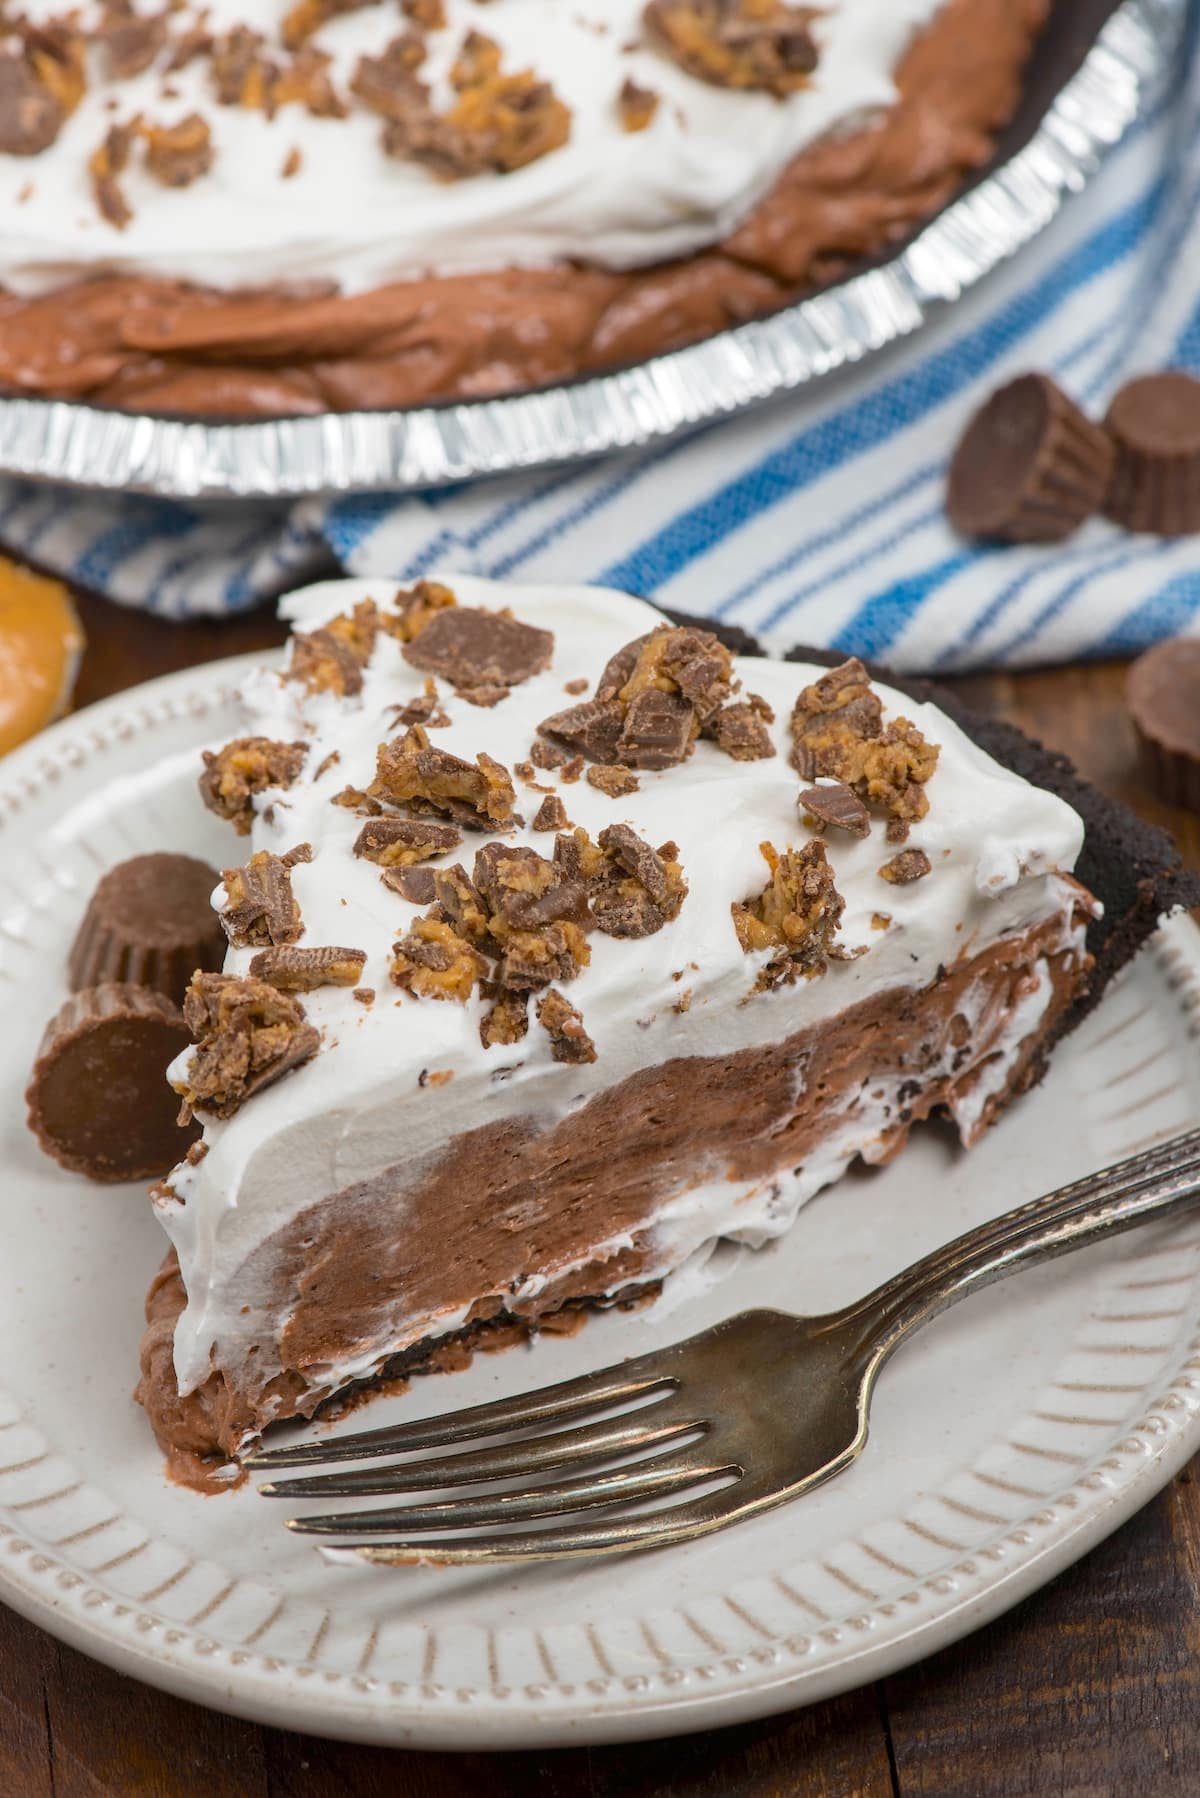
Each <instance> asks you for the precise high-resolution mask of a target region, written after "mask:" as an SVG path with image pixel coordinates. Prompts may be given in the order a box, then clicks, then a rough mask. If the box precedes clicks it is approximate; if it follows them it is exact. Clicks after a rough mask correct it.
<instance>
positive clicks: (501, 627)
mask: <svg viewBox="0 0 1200 1798" xmlns="http://www.w3.org/2000/svg"><path fill="white" fill-rule="evenodd" d="M403 653H404V659H405V661H406V662H411V664H412V666H413V667H414V668H421V669H425V670H427V671H428V672H429V673H431V674H439V675H441V676H442V678H443V679H445V680H448V681H449V682H450V684H451V685H452V686H454V687H456V688H458V689H460V690H462V689H471V688H476V689H480V688H482V689H484V690H485V691H487V692H489V693H490V692H495V694H496V697H497V698H500V697H502V696H503V694H504V693H506V692H507V691H508V689H509V688H510V687H515V686H518V685H519V684H520V682H521V681H525V680H528V679H529V678H530V676H531V675H534V674H540V673H541V671H542V669H543V668H546V667H548V666H549V663H550V657H551V656H552V654H553V653H554V633H553V632H552V631H543V630H538V629H536V628H535V627H534V626H533V625H531V624H522V623H520V621H519V620H518V619H516V618H507V617H505V615H504V614H503V613H502V612H489V611H485V610H483V609H482V608H481V607H477V606H456V607H454V609H453V610H452V611H445V612H440V613H439V614H438V616H437V617H435V618H431V619H430V621H429V623H428V624H427V625H426V626H425V628H424V630H423V631H422V632H421V633H420V635H419V636H418V637H417V638H416V639H415V640H414V641H413V642H411V643H408V644H406V645H405V648H404V652H403ZM466 696H467V697H469V696H470V695H469V693H468V694H467V695H466Z"/></svg>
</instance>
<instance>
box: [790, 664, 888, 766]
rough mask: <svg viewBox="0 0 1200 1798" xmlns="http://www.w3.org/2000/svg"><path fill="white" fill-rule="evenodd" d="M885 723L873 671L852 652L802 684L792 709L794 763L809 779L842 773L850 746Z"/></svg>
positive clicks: (871, 734)
mask: <svg viewBox="0 0 1200 1798" xmlns="http://www.w3.org/2000/svg"><path fill="white" fill-rule="evenodd" d="M882 728H883V704H882V702H881V700H880V698H879V695H878V694H877V693H876V692H875V691H874V689H873V688H872V686H871V681H870V676H869V675H868V674H867V671H866V669H865V668H864V667H863V665H862V663H861V662H860V661H859V660H858V657H857V656H852V657H851V658H850V660H849V661H847V662H843V663H842V664H841V665H840V667H837V668H833V669H831V670H830V672H829V673H828V674H823V675H822V676H821V678H820V679H819V680H816V681H814V682H813V684H812V685H811V686H810V687H805V688H803V689H802V691H801V692H800V694H799V695H798V697H797V699H796V703H795V706H794V707H793V709H792V721H791V730H792V766H793V767H794V768H795V769H796V770H797V772H798V773H799V774H800V775H801V776H802V777H803V778H804V779H805V780H811V779H812V778H813V776H814V775H817V774H828V775H835V776H836V775H837V774H838V772H839V769H838V767H837V766H832V765H828V764H838V763H840V762H841V761H842V760H843V759H844V758H845V756H846V752H847V746H848V745H850V744H852V743H862V742H868V741H870V740H871V739H872V738H874V737H876V736H878V734H879V732H880V731H881V730H882Z"/></svg>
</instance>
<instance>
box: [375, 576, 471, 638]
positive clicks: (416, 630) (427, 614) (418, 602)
mask: <svg viewBox="0 0 1200 1798" xmlns="http://www.w3.org/2000/svg"><path fill="white" fill-rule="evenodd" d="M457 604H458V600H457V598H456V597H455V595H454V594H453V593H452V592H451V590H450V588H449V587H446V586H443V585H442V583H441V581H414V582H413V584H412V586H411V587H398V588H397V589H396V591H395V593H394V594H393V595H392V605H391V610H390V611H389V612H388V613H386V614H385V618H386V627H387V632H388V635H389V636H391V637H396V638H398V639H399V641H400V642H401V643H411V642H412V640H413V638H414V637H419V636H420V634H421V632H422V631H423V630H424V629H425V626H426V625H427V624H429V623H430V622H431V621H432V620H433V619H434V618H436V617H437V616H438V615H439V613H441V612H444V611H446V610H447V609H448V608H449V607H451V606H456V605H457Z"/></svg>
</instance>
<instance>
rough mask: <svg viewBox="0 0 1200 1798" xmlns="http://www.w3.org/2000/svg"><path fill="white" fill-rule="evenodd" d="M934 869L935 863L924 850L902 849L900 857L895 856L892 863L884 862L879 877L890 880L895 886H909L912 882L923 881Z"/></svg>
mask: <svg viewBox="0 0 1200 1798" xmlns="http://www.w3.org/2000/svg"><path fill="white" fill-rule="evenodd" d="M932 867H933V863H932V862H931V861H930V859H929V857H928V856H927V855H926V853H925V851H924V850H923V849H902V850H901V851H900V853H899V855H893V857H892V859H891V860H890V861H887V862H884V864H883V866H882V868H880V870H879V876H880V879H881V880H890V881H891V882H892V883H893V885H895V886H907V885H908V883H909V882H910V881H912V880H923V879H924V877H925V875H926V874H928V873H930V871H931V870H932Z"/></svg>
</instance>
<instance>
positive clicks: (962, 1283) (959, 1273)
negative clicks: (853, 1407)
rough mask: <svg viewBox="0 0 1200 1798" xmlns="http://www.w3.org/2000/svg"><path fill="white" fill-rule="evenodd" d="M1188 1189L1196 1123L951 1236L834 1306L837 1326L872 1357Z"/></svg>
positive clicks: (1194, 1163) (1199, 1147)
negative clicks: (854, 1333) (844, 1305)
mask: <svg viewBox="0 0 1200 1798" xmlns="http://www.w3.org/2000/svg"><path fill="white" fill-rule="evenodd" d="M1197 1198H1200V1130H1192V1131H1189V1132H1188V1133H1187V1134H1186V1135H1184V1136H1178V1137H1174V1138H1173V1139H1172V1140H1171V1141H1170V1142H1167V1143H1164V1144H1162V1146H1161V1147H1160V1148H1157V1149H1151V1150H1148V1151H1145V1152H1143V1153H1141V1154H1138V1155H1133V1156H1131V1157H1130V1158H1129V1159H1128V1160H1126V1161H1118V1162H1117V1163H1115V1165H1114V1166H1112V1167H1109V1168H1105V1169H1103V1170H1102V1171H1101V1172H1100V1173H1098V1174H1089V1175H1087V1176H1086V1177H1085V1178H1084V1179H1082V1180H1075V1181H1072V1183H1071V1184H1070V1185H1069V1186H1063V1187H1060V1188H1059V1189H1058V1190H1057V1191H1056V1192H1052V1193H1048V1194H1047V1195H1046V1196H1045V1197H1044V1198H1040V1199H1034V1200H1033V1201H1032V1202H1031V1203H1030V1204H1028V1205H1021V1206H1018V1207H1017V1209H1016V1210H1014V1211H1007V1212H1005V1213H1004V1214H1003V1215H1002V1216H1001V1217H998V1218H993V1219H991V1220H990V1221H989V1222H988V1223H986V1224H981V1225H980V1226H979V1227H978V1228H977V1229H975V1230H969V1231H967V1233H966V1235H965V1236H958V1237H956V1238H955V1239H954V1241H953V1242H949V1243H946V1244H945V1245H944V1246H943V1247H942V1248H939V1249H935V1250H934V1251H933V1253H932V1254H929V1255H926V1256H925V1257H924V1258H923V1259H922V1260H920V1261H917V1262H914V1263H913V1265H912V1266H911V1267H908V1268H905V1269H904V1271H903V1272H902V1273H899V1274H896V1275H895V1276H894V1278H892V1279H891V1280H888V1281H886V1282H885V1283H884V1285H882V1286H879V1287H876V1289H875V1291H874V1292H872V1293H869V1294H868V1295H867V1296H866V1297H865V1298H864V1299H861V1300H860V1301H859V1302H858V1303H857V1304H855V1305H852V1306H851V1307H850V1308H849V1309H848V1310H846V1311H844V1312H841V1313H839V1314H838V1323H839V1326H841V1327H844V1326H846V1325H850V1327H851V1329H852V1330H853V1329H854V1328H855V1326H861V1328H860V1329H859V1332H858V1345H859V1348H860V1351H861V1352H862V1353H863V1355H864V1356H865V1357H866V1358H868V1359H870V1360H873V1361H875V1362H876V1363H877V1364H878V1362H880V1361H882V1360H884V1359H886V1357H887V1356H888V1355H890V1354H891V1352H892V1350H893V1349H895V1348H896V1347H897V1346H898V1344H899V1343H900V1342H901V1341H902V1340H903V1339H904V1337H905V1336H907V1335H908V1334H909V1333H910V1332H911V1331H913V1330H916V1329H919V1328H920V1326H921V1325H922V1324H923V1323H927V1322H928V1321H929V1319H930V1318H932V1317H936V1316H937V1315H938V1313H939V1312H941V1311H945V1310H946V1309H947V1308H948V1307H949V1306H950V1305H953V1304H955V1303H956V1302H957V1301H958V1300H959V1299H961V1298H965V1297H966V1295H967V1294H968V1293H970V1292H975V1291H976V1290H977V1289H978V1288H979V1287H981V1286H990V1285H991V1284H992V1282H993V1281H995V1280H1002V1279H1004V1278H1005V1276H1006V1275H1007V1274H1011V1273H1016V1272H1018V1271H1019V1270H1020V1269H1021V1268H1024V1267H1033V1266H1035V1265H1036V1264H1037V1263H1038V1262H1041V1261H1049V1260H1051V1259H1052V1258H1053V1257H1054V1256H1056V1255H1065V1254H1069V1253H1070V1252H1071V1250H1072V1249H1079V1248H1083V1247H1085V1246H1086V1245H1087V1244H1088V1243H1093V1242H1099V1241H1101V1240H1102V1239H1103V1238H1106V1237H1109V1236H1115V1235H1117V1234H1118V1232H1120V1231H1122V1230H1130V1229H1133V1228H1134V1226H1135V1225H1137V1224H1141V1223H1145V1222H1147V1221H1148V1220H1149V1219H1150V1218H1154V1217H1163V1216H1166V1215H1168V1214H1169V1213H1172V1212H1174V1211H1176V1210H1179V1209H1181V1208H1182V1207H1183V1206H1185V1205H1188V1204H1190V1203H1192V1202H1193V1201H1195V1200H1196V1199H1197Z"/></svg>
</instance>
